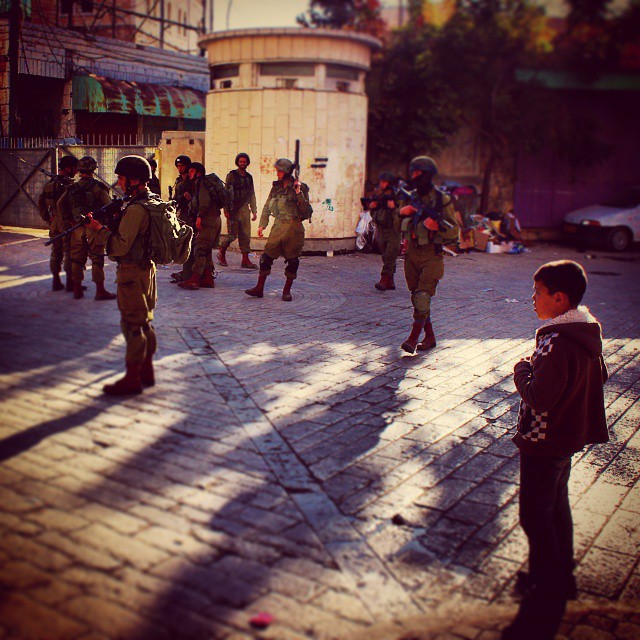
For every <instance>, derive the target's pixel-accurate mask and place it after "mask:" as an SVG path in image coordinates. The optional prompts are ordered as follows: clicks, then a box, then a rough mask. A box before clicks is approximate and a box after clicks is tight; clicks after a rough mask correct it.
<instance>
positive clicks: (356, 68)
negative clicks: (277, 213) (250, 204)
mask: <svg viewBox="0 0 640 640" xmlns="http://www.w3.org/2000/svg"><path fill="white" fill-rule="evenodd" d="M200 46H201V47H203V48H205V49H206V50H207V51H208V56H209V66H210V71H211V88H210V91H209V94H208V96H207V126H206V138H205V140H206V142H205V160H206V162H205V165H206V167H207V171H210V170H213V171H216V173H219V174H220V176H221V177H222V178H223V179H224V176H225V175H226V174H227V172H228V171H229V170H230V169H234V168H235V165H234V159H235V157H236V154H237V153H239V152H241V151H244V152H246V153H248V154H249V156H250V157H251V166H250V167H249V171H250V172H251V173H252V174H253V178H254V182H255V187H256V196H257V199H258V207H259V208H260V209H261V208H262V206H263V204H264V201H265V199H266V197H267V195H268V193H269V189H270V188H271V184H272V182H273V180H275V179H276V177H275V170H274V168H273V163H274V162H275V161H276V159H278V158H282V157H286V158H290V159H291V160H293V156H294V149H295V141H296V140H300V167H301V171H300V179H301V180H302V181H303V182H306V183H307V184H308V185H309V190H310V198H311V203H312V205H313V209H314V214H313V222H312V224H308V225H306V233H307V243H306V244H305V249H306V250H311V251H314V250H320V251H328V250H332V251H337V250H341V249H352V248H353V247H354V238H355V231H354V230H355V226H356V224H357V222H358V214H359V212H360V210H361V207H360V197H361V196H362V191H363V188H364V173H365V157H366V143H367V96H366V95H365V74H366V72H367V71H368V70H369V68H370V60H371V51H372V50H373V49H375V48H377V47H379V46H380V43H379V42H378V40H376V39H375V38H373V37H371V36H367V35H364V34H357V33H351V32H347V31H336V30H331V29H302V28H295V27H293V28H283V29H248V30H234V31H223V32H219V33H212V34H209V35H206V36H203V37H202V38H201V39H200ZM256 229H257V223H254V225H253V234H254V235H255V233H256ZM253 245H255V246H256V247H259V246H260V244H259V243H257V242H256V241H255V240H254V242H253Z"/></svg>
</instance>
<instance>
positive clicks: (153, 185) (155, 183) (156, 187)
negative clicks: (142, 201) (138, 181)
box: [148, 173, 162, 196]
mask: <svg viewBox="0 0 640 640" xmlns="http://www.w3.org/2000/svg"><path fill="white" fill-rule="evenodd" d="M148 187H149V191H151V193H155V194H157V195H159V196H160V195H162V194H161V193H160V191H161V189H160V180H159V179H158V176H157V175H156V174H155V173H154V174H152V176H151V180H149V185H148Z"/></svg>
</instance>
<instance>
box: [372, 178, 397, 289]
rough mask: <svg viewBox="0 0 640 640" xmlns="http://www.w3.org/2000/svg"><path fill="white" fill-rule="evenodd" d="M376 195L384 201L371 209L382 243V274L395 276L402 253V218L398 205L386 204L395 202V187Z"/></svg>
mask: <svg viewBox="0 0 640 640" xmlns="http://www.w3.org/2000/svg"><path fill="white" fill-rule="evenodd" d="M375 195H376V196H377V197H379V198H380V200H381V202H382V204H381V205H379V206H377V207H375V208H373V209H371V218H372V219H373V221H374V222H375V224H376V226H377V227H378V232H379V238H380V244H381V245H382V274H386V275H388V276H393V274H394V273H395V272H396V262H397V260H398V255H399V254H400V241H401V240H402V230H401V220H400V218H399V217H398V207H397V206H395V207H393V208H389V207H388V206H387V204H386V203H387V202H388V201H389V200H393V201H394V204H395V199H394V193H393V189H385V190H384V191H380V192H379V193H376V194H375ZM380 196H382V197H380ZM394 288H395V287H394Z"/></svg>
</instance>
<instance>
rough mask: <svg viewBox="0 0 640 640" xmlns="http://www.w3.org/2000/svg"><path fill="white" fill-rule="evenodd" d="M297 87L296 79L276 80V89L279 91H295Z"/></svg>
mask: <svg viewBox="0 0 640 640" xmlns="http://www.w3.org/2000/svg"><path fill="white" fill-rule="evenodd" d="M297 86H298V79H297V78H276V87H279V88H281V89H295V88H296V87H297Z"/></svg>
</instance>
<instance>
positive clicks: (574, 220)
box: [562, 187, 640, 251]
mask: <svg viewBox="0 0 640 640" xmlns="http://www.w3.org/2000/svg"><path fill="white" fill-rule="evenodd" d="M562 231H563V233H564V235H565V237H567V238H575V239H576V240H577V241H578V242H579V243H583V242H585V243H586V242H588V241H590V240H593V241H599V242H602V241H604V242H605V244H606V247H607V249H610V250H612V251H625V250H626V249H628V248H629V247H630V246H631V244H632V243H633V242H638V241H640V187H636V188H633V189H629V191H626V192H624V193H623V194H622V195H620V196H615V197H613V198H611V199H610V200H608V201H605V202H603V203H602V204H592V205H590V206H588V207H585V208H584V209H578V210H576V211H572V212H571V213H568V214H567V215H566V216H565V217H564V224H563V225H562Z"/></svg>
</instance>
